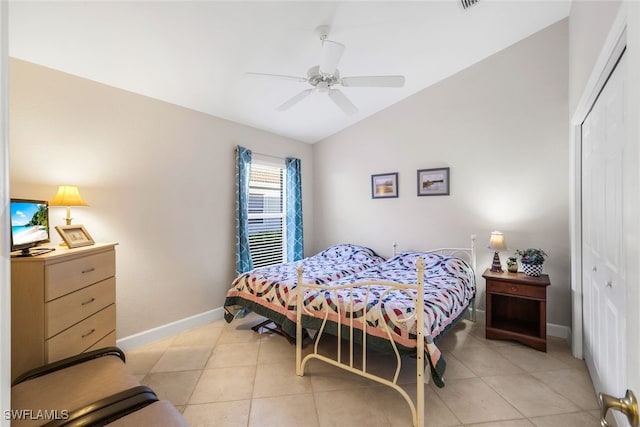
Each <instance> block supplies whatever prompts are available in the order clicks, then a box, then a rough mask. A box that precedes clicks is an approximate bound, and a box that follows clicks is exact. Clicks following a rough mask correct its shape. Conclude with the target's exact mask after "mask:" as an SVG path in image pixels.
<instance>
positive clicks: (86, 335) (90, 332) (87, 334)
mask: <svg viewBox="0 0 640 427" xmlns="http://www.w3.org/2000/svg"><path fill="white" fill-rule="evenodd" d="M95 331H96V330H95V328H94V329H91V330H90V331H89V332H87V333H86V334H82V338H86V337H88V336H89V335H91V334H92V333H94V332H95Z"/></svg>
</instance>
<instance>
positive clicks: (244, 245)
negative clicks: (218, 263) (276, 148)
mask: <svg viewBox="0 0 640 427" xmlns="http://www.w3.org/2000/svg"><path fill="white" fill-rule="evenodd" d="M250 178H251V150H247V149H246V148H244V147H241V146H239V145H238V148H237V149H236V273H238V274H240V273H245V272H247V271H249V270H252V269H253V262H252V261H251V250H250V249H249V179H250Z"/></svg>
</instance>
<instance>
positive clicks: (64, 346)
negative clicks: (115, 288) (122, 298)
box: [45, 304, 116, 362]
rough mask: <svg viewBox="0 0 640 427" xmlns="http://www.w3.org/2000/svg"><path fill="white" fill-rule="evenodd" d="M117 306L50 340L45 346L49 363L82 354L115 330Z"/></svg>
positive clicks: (108, 308) (113, 305) (106, 309)
mask: <svg viewBox="0 0 640 427" xmlns="http://www.w3.org/2000/svg"><path fill="white" fill-rule="evenodd" d="M115 324H116V305H115V304H111V305H110V306H108V307H107V308H105V309H104V310H102V311H99V312H97V313H96V314H94V315H93V316H91V317H89V318H87V319H85V320H83V321H82V322H80V323H77V324H75V325H74V326H72V327H70V328H69V329H67V330H65V331H63V332H61V333H59V334H58V335H56V336H55V337H53V338H49V339H48V340H47V341H46V345H45V354H46V359H47V360H46V361H47V362H55V361H56V360H60V359H62V358H65V357H68V356H73V355H74V354H78V353H82V352H83V351H85V350H86V349H88V348H89V347H91V346H92V345H94V344H95V343H96V342H98V341H100V340H101V339H102V338H103V337H105V336H106V335H108V334H109V333H110V332H112V331H113V330H114V326H115Z"/></svg>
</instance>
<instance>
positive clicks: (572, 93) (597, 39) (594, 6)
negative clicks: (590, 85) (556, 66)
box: [569, 0, 621, 113]
mask: <svg viewBox="0 0 640 427" xmlns="http://www.w3.org/2000/svg"><path fill="white" fill-rule="evenodd" d="M620 4H621V1H620V0H606V1H573V3H572V4H571V13H570V16H569V73H570V77H569V112H571V113H573V112H574V111H575V109H576V106H577V105H578V101H579V100H580V96H582V92H583V91H584V88H585V85H586V84H587V80H589V77H590V75H591V70H592V69H593V66H594V65H595V62H596V59H597V58H598V55H599V54H600V51H601V50H602V47H603V44H604V41H605V38H606V37H607V34H608V33H609V29H610V28H611V24H612V23H613V20H614V19H615V17H616V14H617V13H618V10H619V9H620Z"/></svg>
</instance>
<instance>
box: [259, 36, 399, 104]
mask: <svg viewBox="0 0 640 427" xmlns="http://www.w3.org/2000/svg"><path fill="white" fill-rule="evenodd" d="M328 34H329V26H328V25H321V26H319V27H318V28H316V35H318V37H320V41H321V42H322V55H321V57H320V64H319V65H315V66H313V67H311V68H309V71H307V77H296V76H287V75H282V74H267V73H247V75H248V76H258V77H274V78H279V79H285V80H290V81H296V82H301V83H308V84H310V85H311V86H313V87H312V88H310V89H305V90H303V91H302V92H300V93H299V94H297V95H296V96H294V97H293V98H291V99H289V100H288V101H286V102H284V103H283V104H282V105H280V106H279V107H277V108H276V109H277V110H278V111H286V110H288V109H289V108H291V107H293V106H294V105H296V104H297V103H299V102H300V101H302V100H303V99H304V98H306V97H307V96H309V95H310V94H311V93H313V92H320V93H326V94H328V95H329V98H330V99H331V100H332V101H333V102H334V103H335V104H336V105H337V106H338V107H340V109H341V110H342V111H344V113H345V114H349V115H351V114H355V113H357V112H358V108H357V107H356V106H355V105H353V103H352V102H351V101H350V100H349V98H347V97H346V96H345V95H344V93H342V92H341V91H340V90H339V89H336V88H334V86H336V85H340V86H344V87H402V86H404V76H354V77H340V72H339V71H338V62H340V58H341V57H342V54H343V52H344V49H345V45H343V44H342V43H338V42H335V41H332V40H328V39H327V36H328Z"/></svg>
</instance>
